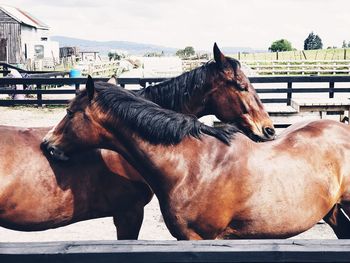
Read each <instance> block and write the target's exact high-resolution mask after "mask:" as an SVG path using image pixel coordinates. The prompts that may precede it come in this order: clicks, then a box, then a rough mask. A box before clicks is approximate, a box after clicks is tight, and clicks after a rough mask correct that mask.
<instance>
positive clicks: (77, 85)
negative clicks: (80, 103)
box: [75, 83, 80, 95]
mask: <svg viewBox="0 0 350 263" xmlns="http://www.w3.org/2000/svg"><path fill="white" fill-rule="evenodd" d="M79 90H80V84H79V83H75V95H78V93H79Z"/></svg>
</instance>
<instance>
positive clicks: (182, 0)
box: [3, 0, 350, 50]
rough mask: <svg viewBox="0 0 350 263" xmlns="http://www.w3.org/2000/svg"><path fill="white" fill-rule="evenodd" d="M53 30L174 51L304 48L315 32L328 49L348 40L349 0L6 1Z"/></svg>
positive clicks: (76, 35) (349, 38)
mask: <svg viewBox="0 0 350 263" xmlns="http://www.w3.org/2000/svg"><path fill="white" fill-rule="evenodd" d="M3 2H5V3H6V2H7V3H8V4H9V5H14V6H17V7H21V8H22V9H24V10H27V11H29V12H30V13H32V14H33V15H34V16H36V17H38V18H39V19H41V20H42V21H43V22H45V23H47V24H48V25H49V26H50V27H51V33H52V34H53V35H64V36H71V37H79V38H86V39H90V40H127V41H137V42H144V43H154V44H159V45H166V46H171V47H179V48H180V47H185V46H187V45H192V46H194V47H195V48H197V49H208V50H211V48H212V44H213V42H214V41H217V42H218V43H219V44H220V45H221V46H249V47H253V48H265V49H267V48H268V47H269V45H270V44H271V43H272V42H273V41H274V40H277V39H281V38H286V39H288V40H290V41H291V42H292V44H293V45H294V46H295V47H297V48H302V46H303V41H304V39H305V38H306V37H307V35H308V33H310V32H311V31H314V32H315V33H317V34H319V35H320V37H321V38H322V40H323V42H324V45H325V46H333V45H337V46H340V45H341V42H342V40H343V39H345V40H347V41H349V40H350V36H349V34H348V33H347V32H348V29H349V28H350V22H349V19H348V10H349V8H350V2H349V1H347V0H333V1H327V0H265V1H261V0H245V1H237V0H215V1H212V0H201V1H200V0H191V1H188V0H142V1H141V0H115V1H107V0H99V1H96V0H95V1H90V0H87V1H83V0H60V1H57V0H56V1H52V0H35V1H34V0H3Z"/></svg>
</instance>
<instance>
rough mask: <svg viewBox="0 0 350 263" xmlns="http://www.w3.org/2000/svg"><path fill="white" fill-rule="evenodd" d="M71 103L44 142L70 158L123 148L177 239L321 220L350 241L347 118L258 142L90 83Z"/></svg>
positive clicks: (284, 233)
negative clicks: (343, 121)
mask: <svg viewBox="0 0 350 263" xmlns="http://www.w3.org/2000/svg"><path fill="white" fill-rule="evenodd" d="M68 109H69V112H70V116H69V117H65V118H64V119H63V120H62V121H61V122H60V123H59V124H58V125H57V126H56V128H55V129H54V130H53V131H51V132H50V133H49V134H48V135H47V136H46V137H45V140H44V141H43V147H45V148H46V149H47V151H48V152H50V153H51V156H53V157H54V158H60V157H61V158H64V159H66V158H68V157H69V156H68V155H70V154H73V153H74V152H80V151H84V150H86V149H89V148H93V147H106V148H110V149H113V150H116V151H119V152H120V153H122V154H123V156H124V157H126V158H127V160H128V161H129V162H130V163H131V164H132V165H133V166H134V167H135V168H137V169H138V170H139V171H142V176H144V178H145V179H146V181H147V182H148V183H149V185H150V186H151V188H152V189H153V190H154V192H155V194H156V195H157V197H158V200H159V203H160V207H161V211H162V214H163V216H164V220H165V223H166V225H167V227H168V229H169V230H170V232H171V234H172V235H173V236H174V237H176V238H178V239H215V238H286V237H290V236H293V235H297V234H299V233H301V232H303V231H305V230H307V229H309V228H311V227H312V226H313V225H314V224H316V223H317V222H318V221H319V220H320V219H322V218H324V220H325V221H326V222H327V223H328V224H330V225H331V227H332V228H333V229H334V231H335V233H336V235H337V236H338V237H339V238H350V222H349V220H348V218H347V216H346V215H345V214H344V213H343V212H345V213H346V214H347V215H349V214H350V164H349V162H347V161H346V160H350V143H349V137H350V130H349V127H348V125H344V124H341V123H338V122H333V121H327V120H323V121H314V122H310V123H302V124H298V125H295V126H292V127H290V128H289V129H288V130H286V131H285V132H284V134H283V135H281V136H279V138H277V139H276V140H274V141H270V142H265V143H256V142H253V141H251V140H249V139H248V138H247V137H246V136H244V135H243V134H241V133H237V132H236V133H234V130H229V129H226V128H225V129H224V130H216V131H213V128H210V127H207V126H205V125H203V124H201V123H198V122H197V120H196V119H195V118H192V117H190V116H185V115H182V114H179V113H174V112H172V111H168V110H164V109H161V108H159V107H158V106H157V105H155V104H153V103H150V102H148V101H146V100H143V99H141V98H138V97H136V96H134V95H132V94H131V93H129V92H127V91H125V90H122V89H110V88H109V89H106V88H105V86H104V85H102V84H96V88H95V87H94V84H93V82H92V80H89V81H88V84H87V91H86V92H82V93H81V94H80V95H79V96H77V97H76V99H74V100H73V101H72V102H71V104H70V105H69V108H68ZM207 134H211V135H212V134H216V136H215V137H217V138H220V140H218V139H217V138H214V137H213V136H208V135H207ZM198 137H199V138H198ZM228 144H230V145H228ZM73 155H74V154H73ZM341 208H342V209H343V210H342V209H341Z"/></svg>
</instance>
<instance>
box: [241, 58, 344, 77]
mask: <svg viewBox="0 0 350 263" xmlns="http://www.w3.org/2000/svg"><path fill="white" fill-rule="evenodd" d="M241 62H242V63H243V64H245V65H247V66H248V67H250V68H251V69H252V70H254V71H255V72H256V73H257V74H258V75H340V74H342V75H349V74H350V60H270V61H267V60H243V61H241Z"/></svg>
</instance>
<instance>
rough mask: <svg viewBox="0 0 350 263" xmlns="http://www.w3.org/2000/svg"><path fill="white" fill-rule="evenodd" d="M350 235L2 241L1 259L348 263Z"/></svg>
mask: <svg viewBox="0 0 350 263" xmlns="http://www.w3.org/2000/svg"><path fill="white" fill-rule="evenodd" d="M349 258H350V240H293V239H289V240H214V241H213V240H211V241H85V242H84V241H79V242H46V243H0V261H1V262H13V263H17V262H18V263H19V262H20V263H26V262H36V263H41V262H50V263H54V262H65V263H73V262H79V263H80V262H84V263H90V262H94V263H95V262H129V263H135V262H150V263H155V262H158V263H159V262H163V263H165V262H172V263H176V262H202V263H209V262H217V263H220V262H349Z"/></svg>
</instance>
